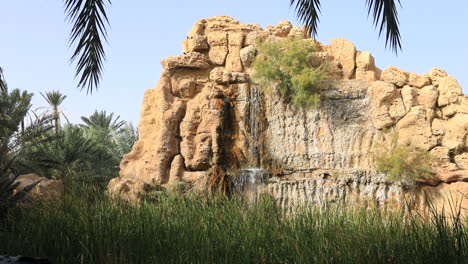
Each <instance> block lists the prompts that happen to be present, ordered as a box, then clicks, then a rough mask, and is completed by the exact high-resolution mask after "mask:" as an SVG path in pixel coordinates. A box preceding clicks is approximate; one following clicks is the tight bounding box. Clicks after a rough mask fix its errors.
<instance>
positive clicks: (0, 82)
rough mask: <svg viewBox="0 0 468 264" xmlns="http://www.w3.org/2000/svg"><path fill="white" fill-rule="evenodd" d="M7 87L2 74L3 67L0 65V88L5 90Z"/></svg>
mask: <svg viewBox="0 0 468 264" xmlns="http://www.w3.org/2000/svg"><path fill="white" fill-rule="evenodd" d="M6 89H7V87H6V81H5V78H4V76H3V69H2V67H0V90H2V91H3V90H6Z"/></svg>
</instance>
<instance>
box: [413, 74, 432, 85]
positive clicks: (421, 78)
mask: <svg viewBox="0 0 468 264" xmlns="http://www.w3.org/2000/svg"><path fill="white" fill-rule="evenodd" d="M430 84H431V78H430V77H429V75H428V74H421V75H419V74H416V73H414V72H410V73H409V75H408V85H410V86H413V87H416V88H422V87H424V86H428V85H430Z"/></svg>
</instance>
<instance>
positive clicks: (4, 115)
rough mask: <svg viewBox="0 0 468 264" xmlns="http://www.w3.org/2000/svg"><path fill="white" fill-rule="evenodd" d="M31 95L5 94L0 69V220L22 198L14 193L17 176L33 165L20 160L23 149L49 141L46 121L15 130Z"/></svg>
mask: <svg viewBox="0 0 468 264" xmlns="http://www.w3.org/2000/svg"><path fill="white" fill-rule="evenodd" d="M32 95H33V94H32V93H28V92H27V91H22V92H21V91H20V90H19V89H13V90H12V91H8V86H7V84H6V82H5V80H4V77H3V70H2V69H1V68H0V218H1V217H2V216H3V215H4V214H5V213H6V211H7V210H8V209H9V208H11V207H12V206H14V205H15V203H16V202H17V201H19V199H20V198H21V197H22V195H23V194H24V193H15V192H14V189H15V188H16V186H17V184H15V179H16V178H17V177H18V175H19V172H21V169H22V168H27V167H30V165H31V164H32V163H34V162H30V161H29V160H28V159H26V158H25V157H24V155H23V153H22V151H23V146H25V145H38V144H41V143H42V142H45V141H47V140H48V139H49V137H47V136H46V135H47V134H48V132H49V131H50V129H51V127H50V126H49V125H48V124H49V123H50V122H49V119H47V118H43V119H38V120H36V121H35V122H33V123H32V124H30V125H29V126H28V127H26V128H24V129H22V130H20V129H19V128H20V124H21V123H22V121H23V120H24V118H25V116H26V115H27V113H28V111H29V109H30V108H31V98H32ZM33 157H35V156H33ZM30 187H31V188H32V187H33V186H30ZM27 189H30V188H27Z"/></svg>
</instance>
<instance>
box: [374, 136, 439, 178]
mask: <svg viewBox="0 0 468 264" xmlns="http://www.w3.org/2000/svg"><path fill="white" fill-rule="evenodd" d="M396 139H397V134H393V135H392V144H391V147H390V148H388V147H387V148H386V147H383V146H379V150H378V151H377V152H375V153H374V160H375V166H376V169H377V170H378V171H381V172H384V173H388V174H389V176H390V177H389V180H391V181H400V180H403V179H406V180H417V179H427V178H430V177H431V176H432V173H431V171H432V168H431V161H432V157H431V154H430V153H429V152H428V151H424V150H421V149H418V148H411V147H409V146H404V145H396Z"/></svg>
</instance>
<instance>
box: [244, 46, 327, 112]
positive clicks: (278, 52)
mask: <svg viewBox="0 0 468 264" xmlns="http://www.w3.org/2000/svg"><path fill="white" fill-rule="evenodd" d="M257 48H258V51H259V54H258V56H257V57H256V58H255V61H254V64H253V67H254V70H255V73H254V75H253V78H254V80H256V81H258V82H260V83H261V84H262V85H263V86H264V87H265V86H271V85H275V84H276V85H277V87H278V91H279V93H280V95H281V96H282V97H283V98H286V99H287V100H290V101H291V102H292V103H293V104H294V105H297V106H305V107H316V106H317V105H318V104H319V102H320V87H319V84H320V82H321V81H322V80H324V79H325V78H326V71H325V67H323V66H319V67H313V66H312V56H313V52H314V51H315V47H314V45H313V44H312V43H311V42H310V41H306V40H302V39H285V40H281V41H266V42H263V43H259V44H257Z"/></svg>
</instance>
